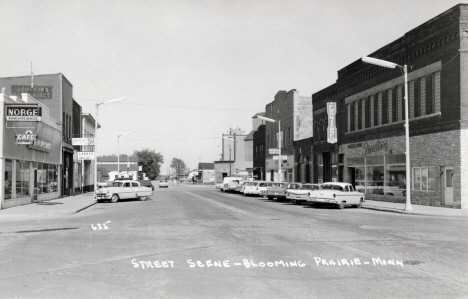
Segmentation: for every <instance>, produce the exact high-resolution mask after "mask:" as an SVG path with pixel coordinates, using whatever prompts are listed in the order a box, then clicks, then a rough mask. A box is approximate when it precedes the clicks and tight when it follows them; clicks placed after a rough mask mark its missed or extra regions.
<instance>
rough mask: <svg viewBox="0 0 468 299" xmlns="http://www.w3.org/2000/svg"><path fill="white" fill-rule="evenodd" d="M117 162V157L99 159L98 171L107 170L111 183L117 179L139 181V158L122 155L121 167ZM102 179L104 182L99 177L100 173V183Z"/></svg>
mask: <svg viewBox="0 0 468 299" xmlns="http://www.w3.org/2000/svg"><path fill="white" fill-rule="evenodd" d="M117 162H118V159H117V156H104V157H98V162H97V167H98V169H105V170H106V171H107V173H108V176H109V178H108V180H110V181H113V180H115V179H116V178H131V179H135V180H137V179H138V157H135V156H127V155H120V163H119V164H120V167H119V166H118V165H119V164H118V163H117ZM103 174H104V172H103ZM101 179H102V180H104V178H100V177H99V173H98V181H99V180H101Z"/></svg>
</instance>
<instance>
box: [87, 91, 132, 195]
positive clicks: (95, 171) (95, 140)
mask: <svg viewBox="0 0 468 299" xmlns="http://www.w3.org/2000/svg"><path fill="white" fill-rule="evenodd" d="M125 99H126V97H123V98H118V99H114V100H109V101H106V102H101V103H96V122H95V123H94V156H95V157H94V192H96V190H97V184H98V183H97V162H98V161H97V144H98V142H97V130H98V119H99V106H101V105H104V106H105V105H109V104H112V103H115V102H120V101H123V100H125Z"/></svg>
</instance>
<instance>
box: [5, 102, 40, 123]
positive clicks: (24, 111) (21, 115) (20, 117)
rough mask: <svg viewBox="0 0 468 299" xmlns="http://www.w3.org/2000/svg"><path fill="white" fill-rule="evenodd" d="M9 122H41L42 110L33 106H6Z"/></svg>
mask: <svg viewBox="0 0 468 299" xmlns="http://www.w3.org/2000/svg"><path fill="white" fill-rule="evenodd" d="M5 106H6V111H5V114H6V120H7V121H41V120H42V108H41V107H39V106H36V105H34V106H31V105H5Z"/></svg>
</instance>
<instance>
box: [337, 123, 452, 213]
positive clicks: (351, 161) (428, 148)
mask: <svg viewBox="0 0 468 299" xmlns="http://www.w3.org/2000/svg"><path fill="white" fill-rule="evenodd" d="M456 134H457V131H452V132H444V133H434V134H427V135H421V136H414V137H411V138H410V160H411V161H410V163H411V167H410V171H411V173H410V175H411V186H410V190H411V202H412V203H415V204H423V205H432V206H454V201H455V202H457V201H459V200H460V196H461V194H460V186H459V181H460V171H461V169H460V167H459V166H458V167H457V166H454V165H459V162H457V159H459V158H458V157H459V155H460V152H459V146H457V144H456V143H457V140H459V138H456V137H457V136H455V135H456ZM448 142H452V143H453V146H447V144H449V143H448ZM340 152H341V153H343V154H344V157H345V159H344V160H345V167H344V168H345V170H344V176H345V177H344V179H345V181H347V182H350V183H352V184H353V185H354V186H355V188H356V189H357V190H358V191H361V192H364V193H366V198H367V199H371V200H382V201H393V202H404V201H405V196H406V192H407V186H406V181H407V180H406V155H405V136H404V135H402V136H396V137H391V138H382V139H377V140H371V141H364V142H357V143H351V144H343V145H341V146H340Z"/></svg>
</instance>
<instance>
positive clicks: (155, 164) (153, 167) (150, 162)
mask: <svg viewBox="0 0 468 299" xmlns="http://www.w3.org/2000/svg"><path fill="white" fill-rule="evenodd" d="M133 155H135V156H137V157H138V166H142V172H144V173H146V176H147V177H149V178H150V179H151V180H154V179H156V178H157V177H158V176H159V174H160V173H161V164H162V163H164V157H163V155H161V153H156V152H155V150H150V149H149V148H146V149H143V150H141V151H134V152H133Z"/></svg>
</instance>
